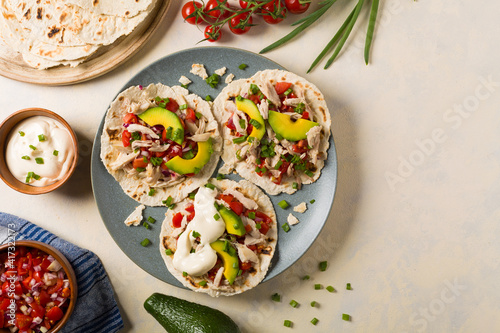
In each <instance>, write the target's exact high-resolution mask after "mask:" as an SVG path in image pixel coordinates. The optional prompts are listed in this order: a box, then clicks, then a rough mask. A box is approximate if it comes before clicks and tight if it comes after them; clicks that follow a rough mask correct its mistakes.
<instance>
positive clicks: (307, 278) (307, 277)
mask: <svg viewBox="0 0 500 333" xmlns="http://www.w3.org/2000/svg"><path fill="white" fill-rule="evenodd" d="M310 278H311V277H310V276H309V275H306V276H304V277H303V278H302V280H309V279H310Z"/></svg>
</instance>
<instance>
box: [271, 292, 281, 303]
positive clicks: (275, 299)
mask: <svg viewBox="0 0 500 333" xmlns="http://www.w3.org/2000/svg"><path fill="white" fill-rule="evenodd" d="M271 299H272V300H273V301H275V302H281V295H280V294H278V293H275V294H273V295H272V296H271Z"/></svg>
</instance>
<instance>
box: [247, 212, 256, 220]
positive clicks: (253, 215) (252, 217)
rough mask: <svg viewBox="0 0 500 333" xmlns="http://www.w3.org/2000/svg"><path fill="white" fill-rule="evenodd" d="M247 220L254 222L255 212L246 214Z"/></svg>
mask: <svg viewBox="0 0 500 333" xmlns="http://www.w3.org/2000/svg"><path fill="white" fill-rule="evenodd" d="M248 218H250V219H252V220H255V212H248Z"/></svg>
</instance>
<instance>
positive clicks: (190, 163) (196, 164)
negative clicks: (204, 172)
mask: <svg viewBox="0 0 500 333" xmlns="http://www.w3.org/2000/svg"><path fill="white" fill-rule="evenodd" d="M197 144H198V153H196V156H195V157H193V158H192V159H190V160H186V159H183V158H182V157H180V156H175V157H174V158H172V159H170V160H168V162H165V165H166V166H167V168H169V169H170V170H172V171H174V172H177V173H179V174H181V175H185V174H188V173H198V172H200V170H201V168H203V166H205V164H207V163H208V161H210V156H211V155H212V152H213V150H212V138H209V139H208V140H207V141H205V142H198V143H197Z"/></svg>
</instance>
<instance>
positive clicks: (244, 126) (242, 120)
mask: <svg viewBox="0 0 500 333" xmlns="http://www.w3.org/2000/svg"><path fill="white" fill-rule="evenodd" d="M238 122H239V123H240V127H241V128H243V129H246V128H247V123H246V121H245V119H240V120H238Z"/></svg>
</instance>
